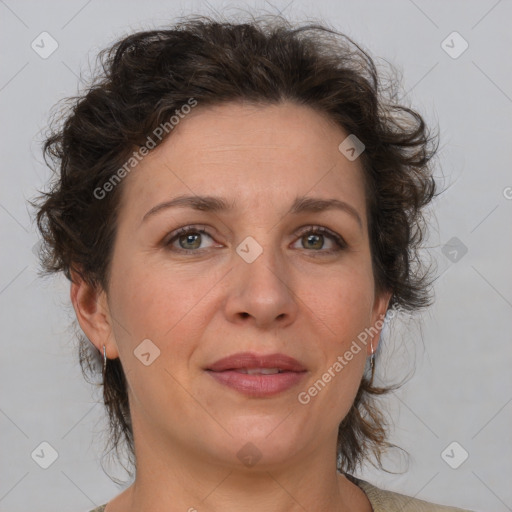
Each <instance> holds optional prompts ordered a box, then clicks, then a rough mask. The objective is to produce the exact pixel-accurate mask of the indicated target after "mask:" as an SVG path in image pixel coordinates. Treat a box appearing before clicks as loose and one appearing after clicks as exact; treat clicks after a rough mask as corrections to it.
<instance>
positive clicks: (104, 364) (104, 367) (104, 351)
mask: <svg viewBox="0 0 512 512" xmlns="http://www.w3.org/2000/svg"><path fill="white" fill-rule="evenodd" d="M106 371H107V350H106V348H105V345H103V378H105V372H106Z"/></svg>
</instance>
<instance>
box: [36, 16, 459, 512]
mask: <svg viewBox="0 0 512 512" xmlns="http://www.w3.org/2000/svg"><path fill="white" fill-rule="evenodd" d="M101 56H102V58H103V65H104V71H105V74H104V75H98V77H97V80H96V82H95V83H93V84H92V86H91V87H90V89H89V90H88V91H87V92H86V93H85V94H83V95H82V96H81V97H79V98H78V99H77V101H76V104H75V105H74V106H73V108H72V110H71V112H69V113H68V114H67V115H66V116H65V117H64V123H63V124H62V126H60V127H59V128H57V129H56V130H55V131H54V133H53V134H52V135H51V136H50V137H49V138H48V139H47V141H46V144H45V148H44V150H45V155H46V156H49V157H51V158H52V159H53V162H54V164H56V167H57V169H58V171H59V172H58V173H57V177H56V179H55V181H54V182H53V186H52V188H51V190H50V191H49V192H47V193H46V194H44V196H42V197H41V198H40V203H39V204H38V208H39V210H38V226H39V229H40V230H41V232H42V235H43V238H44V240H45V243H46V249H47V250H46V257H45V259H44V265H45V268H46V270H47V271H48V272H57V271H63V272H64V273H65V275H66V276H67V277H68V278H69V279H70V281H71V300H72V303H73V307H74V309H75V312H76V317H77V320H78V322H79V324H80V327H81V330H82V331H83V333H84V334H85V336H86V338H83V339H82V344H81V349H80V360H81V363H82V368H83V370H84V375H85V374H86V372H85V370H86V369H89V370H93V371H94V369H93V366H92V365H91V364H90V363H92V360H91V358H90V357H89V355H88V353H87V349H88V348H89V346H94V347H95V348H94V351H95V355H101V357H102V358H103V370H102V380H103V386H104V400H105V406H106V409H107V412H108V414H109V417H110V420H111V427H112V432H111V433H112V438H111V440H112V444H113V446H114V447H115V448H116V449H117V448H118V444H119V441H120V440H121V439H124V440H125V441H126V443H127V446H128V449H129V454H130V457H131V462H132V464H133V465H134V467H135V468H136V471H135V474H136V476H135V480H134V483H133V484H132V485H131V486H130V487H128V488H127V489H126V490H125V491H124V492H122V493H121V494H120V495H118V496H117V497H115V498H114V499H112V500H111V501H109V502H108V503H107V504H105V505H102V506H101V507H99V508H97V509H95V511H96V512H98V511H104V512H135V511H141V510H144V511H147V512H160V511H167V512H168V511H171V510H172V511H174V510H188V511H190V512H191V511H195V510H198V511H222V512H229V511H231V510H235V509H236V510H248V511H249V510H251V511H263V510H264V511H266V512H268V511H295V510H307V511H310V512H313V511H326V510H329V511H334V510H336V511H340V512H342V511H354V510H357V511H360V512H366V511H368V512H370V511H372V510H373V511H375V512H378V511H379V512H380V511H391V510H393V511H396V510H403V511H405V510H408V511H409V510H410V511H414V510H418V511H419V510H424V511H427V510H428V511H445V510H446V511H448V510H461V509H456V508H452V507H444V506H441V505H434V504H428V503H426V502H424V501H420V500H418V499H415V498H411V497H407V496H403V495H399V494H397V493H393V492H389V491H384V490H381V489H378V488H377V487H375V486H374V485H372V484H370V483H369V482H366V481H364V480H361V479H358V478H355V477H354V476H352V473H353V472H354V470H355V469H356V468H357V467H358V466H359V465H360V464H361V462H363V461H365V460H366V459H369V458H370V457H371V456H373V457H374V458H375V459H376V461H377V462H378V463H379V464H380V455H381V453H382V452H383V450H385V449H386V448H387V447H389V446H390V444H389V443H388V442H387V441H386V429H385V424H384V420H383V416H382V413H381V411H379V409H378V407H377V404H376V403H375V402H374V400H375V398H376V396H377V395H380V394H383V393H385V392H386V391H389V389H391V388H384V387H379V386H378V385H376V383H375V379H374V371H375V355H376V351H377V349H378V347H379V341H380V332H381V329H382V326H383V323H384V318H385V316H386V313H388V314H389V312H390V311H394V310H396V309H397V308H402V309H404V310H406V311H414V310H416V309H419V308H422V307H425V306H427V305H428V304H429V300H430V298H429V285H430V284H431V280H430V276H429V275H428V273H427V272H426V271H425V269H424V268H423V267H421V266H419V267H418V265H416V263H417V260H418V258H417V256H418V250H419V248H420V243H421V240H422V236H423V234H424V231H425V226H424V221H423V215H422V211H423V208H424V207H425V206H426V205H427V204H428V203H429V202H430V200H431V199H432V197H433V196H434V194H435V192H436V187H435V183H434V180H433V178H432V174H431V170H430V164H429V162H430V160H431V158H432V156H433V155H434V154H435V151H436V149H437V146H436V140H435V138H434V137H433V136H431V135H430V134H429V132H428V130H427V127H426V126H425V123H424V121H423V119H422V117H421V116H420V115H419V114H418V113H416V112H415V111H413V110H411V109H409V108H407V107H404V106H400V105H397V104H395V103H394V102H393V100H392V96H391V97H389V98H386V97H385V94H384V91H383V90H382V87H381V82H380V81H379V77H378V75H377V72H376V68H375V66H374V63H373V61H372V59H371V58H370V57H369V56H368V55H367V54H366V53H365V52H364V51H363V50H361V49H360V48H359V47H358V46H357V45H356V44H355V43H353V42H352V41H351V40H350V39H348V38H346V37H345V36H342V35H341V34H337V33H335V32H334V31H332V30H330V29H328V28H325V27H323V26H319V25H310V26H302V27H300V28H298V29H295V28H294V27H291V26H290V25H289V24H288V23H287V22H286V21H285V20H283V19H281V18H273V19H270V20H266V21H265V20H259V21H252V22H251V23H247V24H242V23H232V24H231V23H228V22H218V21H213V20H211V19H208V18H203V17H197V18H190V19H188V20H184V21H183V22H181V23H179V24H177V25H176V26H175V27H171V28H170V29H169V30H155V31H147V32H139V33H136V34H133V35H131V36H129V37H126V38H124V39H122V40H120V41H118V42H117V43H116V44H114V45H113V46H112V47H111V48H110V49H108V50H106V51H104V52H102V54H101Z"/></svg>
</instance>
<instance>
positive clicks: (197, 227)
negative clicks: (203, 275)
mask: <svg viewBox="0 0 512 512" xmlns="http://www.w3.org/2000/svg"><path fill="white" fill-rule="evenodd" d="M209 229H212V230H213V228H210V226H207V225H205V224H188V225H185V226H182V227H180V228H177V229H175V230H173V231H172V232H171V233H169V234H168V235H167V236H166V237H165V238H164V240H163V245H164V246H165V247H167V246H170V245H171V243H173V242H174V241H175V240H176V239H177V238H178V237H179V236H181V235H186V234H187V233H189V232H192V233H200V234H205V235H207V236H208V237H210V238H211V239H212V240H213V239H214V236H213V235H212V234H211V233H210V232H209V231H208V230H209ZM306 233H312V234H320V235H323V236H327V237H328V238H331V239H332V240H333V241H334V243H335V245H336V246H337V249H336V248H335V249H330V250H318V251H314V250H312V251H308V250H307V249H304V250H306V251H307V252H311V253H315V252H317V253H318V254H332V253H335V252H340V251H342V250H344V249H346V248H347V247H348V244H347V243H346V242H345V239H344V238H343V237H342V236H341V235H339V234H338V233H336V232H335V231H332V230H331V229H329V228H327V227H325V226H320V225H316V224H306V225H303V226H301V227H299V228H298V229H297V231H296V232H295V234H294V236H295V237H298V238H300V237H301V236H303V235H304V234H306ZM208 249H209V248H204V249H182V248H173V250H174V252H177V253H182V254H184V253H189V254H190V253H201V252H203V251H205V250H208Z"/></svg>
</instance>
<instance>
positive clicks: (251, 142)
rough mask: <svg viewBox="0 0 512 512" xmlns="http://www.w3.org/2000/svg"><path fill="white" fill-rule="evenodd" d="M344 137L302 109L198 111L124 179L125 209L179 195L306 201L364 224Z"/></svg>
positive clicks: (358, 180) (138, 209)
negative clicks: (331, 202)
mask: <svg viewBox="0 0 512 512" xmlns="http://www.w3.org/2000/svg"><path fill="white" fill-rule="evenodd" d="M348 135H349V134H348V133H347V132H346V131H344V130H343V129H342V128H340V127H339V126H337V125H335V124H334V122H332V121H331V120H330V119H329V118H328V117H327V116H326V115H323V114H321V113H318V112H316V111H315V110H313V109H312V108H310V107H306V106H303V105H296V104H293V103H282V104H278V105H251V104H242V103H228V104H223V105H219V106H213V107H204V108H202V107H201V105H200V104H199V105H198V106H197V107H195V109H194V110H192V112H191V113H190V114H188V115H186V116H183V118H182V119H181V120H180V122H179V124H178V125H176V126H175V127H174V129H173V131H172V133H171V134H170V136H169V137H168V138H167V139H166V140H165V141H164V142H163V143H161V144H160V145H159V146H158V147H157V148H155V149H154V150H152V151H151V152H150V153H149V154H148V155H147V156H146V157H144V158H143V159H142V160H141V161H140V163H139V164H138V165H137V166H136V167H135V168H134V170H133V171H132V172H131V173H130V175H129V176H128V178H127V180H126V183H124V186H125V188H126V190H124V191H123V196H124V200H123V203H125V204H126V202H129V203H130V205H131V208H130V209H129V210H130V212H131V214H133V215H138V216H139V217H140V216H141V215H144V212H145V211H147V210H148V209H149V208H151V207H152V206H154V205H155V204H156V203H158V202H159V201H165V200H169V199H171V198H172V197H173V196H177V195H182V194H188V195H193V194H197V195H207V194H210V195H218V196H223V197H226V198H227V199H228V200H233V201H234V202H235V206H236V208H242V209H243V208H254V207H255V206H256V205H258V204H259V205H260V206H261V205H262V204H263V203H264V204H266V205H267V207H268V206H271V205H273V206H275V207H276V208H277V207H278V206H279V205H280V204H283V203H286V204H283V208H284V207H288V206H289V204H291V203H292V202H293V199H294V198H295V197H297V196H299V195H300V196H304V195H308V194H311V195H314V196H315V197H324V198H326V199H327V198H329V199H331V198H333V197H338V198H339V199H342V200H345V201H349V202H350V203H352V204H353V205H354V206H355V207H359V208H360V209H361V211H360V213H361V216H362V217H364V203H365V194H364V180H363V172H362V167H361V164H360V162H359V160H355V161H350V160H348V159H347V158H346V157H345V156H344V155H343V154H342V153H341V152H340V151H339V149H338V147H339V145H340V143H341V142H342V141H343V140H344V139H345V138H346V137H347V136H348ZM214 192H215V194H213V193H214ZM288 203H289V204H288ZM142 210H144V211H142Z"/></svg>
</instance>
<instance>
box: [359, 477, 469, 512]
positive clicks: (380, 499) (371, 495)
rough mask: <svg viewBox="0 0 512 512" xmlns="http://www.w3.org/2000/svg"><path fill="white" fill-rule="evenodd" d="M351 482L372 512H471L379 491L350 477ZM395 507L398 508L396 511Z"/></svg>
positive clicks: (363, 481) (367, 483) (371, 485)
mask: <svg viewBox="0 0 512 512" xmlns="http://www.w3.org/2000/svg"><path fill="white" fill-rule="evenodd" d="M352 481H353V482H354V483H355V484H356V485H357V486H358V487H360V488H361V489H362V490H363V492H364V493H365V494H366V496H367V498H368V500H369V501H370V503H371V505H372V508H373V511H374V512H394V511H396V510H400V511H401V512H471V511H470V510H465V509H462V508H456V507H448V506H445V505H437V504H435V503H430V502H427V501H423V500H419V499H417V498H412V497H410V496H405V495H404V494H399V493H396V492H393V491H386V490H384V489H379V488H378V487H375V486H374V485H373V484H371V483H369V482H366V481H365V480H360V479H358V478H355V477H352ZM397 507H400V508H398V509H397Z"/></svg>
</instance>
